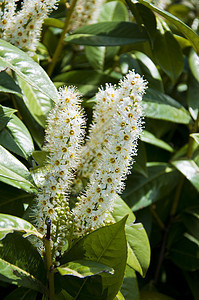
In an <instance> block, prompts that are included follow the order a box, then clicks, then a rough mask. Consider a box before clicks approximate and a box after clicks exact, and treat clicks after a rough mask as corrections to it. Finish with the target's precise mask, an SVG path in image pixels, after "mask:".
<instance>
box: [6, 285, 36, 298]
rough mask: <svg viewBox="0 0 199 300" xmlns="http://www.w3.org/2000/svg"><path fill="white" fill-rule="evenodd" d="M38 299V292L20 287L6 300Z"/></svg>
mask: <svg viewBox="0 0 199 300" xmlns="http://www.w3.org/2000/svg"><path fill="white" fill-rule="evenodd" d="M36 297H37V291H34V290H31V289H28V288H24V287H19V288H17V289H15V290H14V291H12V292H11V293H10V294H9V295H8V296H6V297H5V299H4V300H13V299H23V300H35V299H36Z"/></svg>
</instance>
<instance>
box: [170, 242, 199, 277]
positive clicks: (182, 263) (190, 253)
mask: <svg viewBox="0 0 199 300" xmlns="http://www.w3.org/2000/svg"><path fill="white" fill-rule="evenodd" d="M169 258H170V259H171V260H172V261H173V262H174V263H175V264H176V265H177V266H179V267H180V268H182V269H184V270H189V271H195V270H197V269H198V268H199V247H198V246H197V245H196V244H195V243H193V242H191V241H190V240H188V239H187V238H186V237H182V238H181V239H180V240H178V241H177V242H176V243H175V244H174V245H173V246H172V247H171V249H170V250H169Z"/></svg>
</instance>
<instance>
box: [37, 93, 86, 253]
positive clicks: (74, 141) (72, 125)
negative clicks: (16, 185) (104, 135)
mask: <svg viewBox="0 0 199 300" xmlns="http://www.w3.org/2000/svg"><path fill="white" fill-rule="evenodd" d="M59 95H60V98H59V99H58V100H57V102H56V103H55V105H54V108H53V109H52V111H51V112H50V114H49V116H48V119H47V124H48V125H47V128H46V142H45V146H44V149H45V150H46V151H48V152H49V155H48V166H47V170H46V172H45V176H44V179H43V181H42V183H41V187H40V192H39V194H38V196H37V199H36V205H35V207H34V218H35V222H36V224H35V225H36V227H37V228H38V230H39V232H41V233H44V231H45V229H46V220H47V219H48V218H49V219H51V221H52V226H51V237H52V240H53V242H54V245H55V246H56V251H61V249H62V246H63V245H64V240H65V239H66V237H67V236H66V235H67V233H68V230H67V228H68V227H69V226H70V227H71V222H72V215H71V212H70V209H69V204H68V196H67V194H66V192H68V191H69V189H70V185H71V181H72V179H73V174H74V170H75V169H76V167H77V164H78V162H79V155H78V153H79V152H80V147H81V142H82V138H83V135H84V130H83V127H84V125H85V124H84V123H85V122H84V117H83V115H82V110H81V108H80V101H79V96H78V94H77V92H76V91H75V90H74V89H73V88H68V89H66V88H63V89H61V90H60V91H59ZM55 254H57V253H55Z"/></svg>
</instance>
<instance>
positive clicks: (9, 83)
mask: <svg viewBox="0 0 199 300" xmlns="http://www.w3.org/2000/svg"><path fill="white" fill-rule="evenodd" d="M0 92H2V93H10V94H16V95H18V96H21V91H20V88H19V87H18V85H17V84H16V83H15V81H14V80H13V79H12V77H10V76H9V75H8V74H7V73H6V72H5V71H1V72H0Z"/></svg>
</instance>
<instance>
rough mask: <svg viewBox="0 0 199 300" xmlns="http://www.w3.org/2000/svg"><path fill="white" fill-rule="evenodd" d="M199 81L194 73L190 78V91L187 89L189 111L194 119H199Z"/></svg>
mask: <svg viewBox="0 0 199 300" xmlns="http://www.w3.org/2000/svg"><path fill="white" fill-rule="evenodd" d="M198 98H199V81H197V80H196V79H195V78H194V76H193V75H192V74H190V76H189V79H188V91H187V104H188V107H189V111H190V114H191V116H192V117H193V119H194V120H196V119H197V115H198V111H199V105H198Z"/></svg>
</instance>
